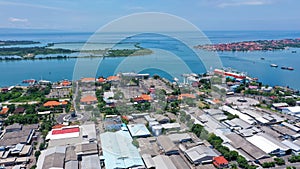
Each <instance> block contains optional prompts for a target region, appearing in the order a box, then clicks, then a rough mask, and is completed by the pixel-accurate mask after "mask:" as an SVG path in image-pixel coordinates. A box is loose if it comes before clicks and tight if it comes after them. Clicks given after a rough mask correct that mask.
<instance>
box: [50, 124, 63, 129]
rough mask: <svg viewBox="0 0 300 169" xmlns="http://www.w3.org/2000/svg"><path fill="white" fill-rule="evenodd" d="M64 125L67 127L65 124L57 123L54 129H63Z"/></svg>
mask: <svg viewBox="0 0 300 169" xmlns="http://www.w3.org/2000/svg"><path fill="white" fill-rule="evenodd" d="M63 127H65V125H63V124H57V125H55V126H53V127H52V129H61V128H63Z"/></svg>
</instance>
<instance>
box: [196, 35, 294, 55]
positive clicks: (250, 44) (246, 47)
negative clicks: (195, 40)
mask: <svg viewBox="0 0 300 169" xmlns="http://www.w3.org/2000/svg"><path fill="white" fill-rule="evenodd" d="M194 48H196V49H203V50H208V51H233V52H234V51H274V50H284V49H288V48H300V38H297V39H282V40H257V41H243V42H233V43H221V44H206V45H197V46H195V47H194Z"/></svg>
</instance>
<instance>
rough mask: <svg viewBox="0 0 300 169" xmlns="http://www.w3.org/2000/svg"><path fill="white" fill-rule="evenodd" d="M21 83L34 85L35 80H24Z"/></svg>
mask: <svg viewBox="0 0 300 169" xmlns="http://www.w3.org/2000/svg"><path fill="white" fill-rule="evenodd" d="M22 83H29V84H34V83H36V80H35V79H26V80H23V81H22Z"/></svg>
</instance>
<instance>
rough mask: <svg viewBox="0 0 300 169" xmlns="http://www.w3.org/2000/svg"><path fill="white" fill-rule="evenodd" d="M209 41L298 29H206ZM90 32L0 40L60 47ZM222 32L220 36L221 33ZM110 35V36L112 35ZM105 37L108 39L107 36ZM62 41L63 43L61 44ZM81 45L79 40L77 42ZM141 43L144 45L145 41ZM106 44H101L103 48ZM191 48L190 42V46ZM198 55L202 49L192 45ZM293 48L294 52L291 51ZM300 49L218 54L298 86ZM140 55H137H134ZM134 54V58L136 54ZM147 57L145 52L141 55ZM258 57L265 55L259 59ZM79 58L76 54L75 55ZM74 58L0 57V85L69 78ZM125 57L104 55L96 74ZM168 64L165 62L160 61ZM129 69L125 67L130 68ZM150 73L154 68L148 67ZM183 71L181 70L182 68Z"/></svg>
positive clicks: (268, 79) (227, 62)
mask: <svg viewBox="0 0 300 169" xmlns="http://www.w3.org/2000/svg"><path fill="white" fill-rule="evenodd" d="M205 33H206V35H207V36H208V38H209V39H210V40H211V41H212V43H227V42H236V41H247V40H260V39H263V40H264V39H284V38H298V37H300V33H299V32H292V31H290V32H289V31H270V32H267V31H262V32H259V31H241V32H240V31H239V32H234V31H225V32H224V31H209V32H205ZM0 34H1V33H0ZM91 35H92V34H91V33H66V34H63V33H51V34H50V33H44V34H43V33H39V34H34V33H32V34H24V35H22V36H17V35H16V34H13V33H12V34H8V35H5V36H1V37H2V38H3V39H1V40H34V41H40V42H42V43H61V44H58V46H59V45H60V47H66V46H68V45H66V43H65V42H75V43H74V44H76V43H77V42H84V41H86V40H87V39H88V38H89V36H91ZM221 35H222V36H221ZM112 37H113V36H112ZM187 38H189V39H190V40H191V41H194V43H195V44H197V42H198V41H199V38H200V37H194V36H193V34H192V33H189V34H187ZM104 41H107V42H111V41H110V36H107V39H104ZM159 42H160V43H161V44H165V45H167V46H168V49H169V50H170V51H171V50H180V47H179V48H176V47H175V46H174V44H173V43H172V42H171V41H164V40H163V39H159ZM61 45H62V46H61ZM80 45H81V44H80ZM80 45H78V44H76V45H75V46H72V45H71V47H73V48H80ZM141 46H142V47H146V48H147V44H145V45H144V46H143V43H141ZM96 47H99V46H97V45H96ZM105 47H106V46H105V45H103V44H102V48H105ZM118 47H119V48H133V45H132V44H129V45H128V44H124V45H123V47H120V46H117V47H116V48H118ZM189 47H190V48H193V46H189ZM194 51H196V52H197V53H198V52H199V53H200V55H201V51H198V50H197V49H194ZM292 51H296V53H292ZM299 53H300V50H299V49H289V50H278V51H255V52H218V55H219V57H220V59H221V61H222V64H223V66H224V67H231V68H233V69H236V70H238V71H242V72H247V75H249V76H251V77H257V78H258V79H259V81H262V82H263V83H265V84H270V85H283V86H290V87H292V88H296V89H300V80H299V79H298V77H299V73H300V64H299V63H300V57H299ZM160 55H161V54H160V53H159V52H157V51H155V49H154V53H153V54H151V56H150V57H160ZM137 57H139V56H137ZM137 57H136V56H135V58H137ZM140 57H148V56H140ZM261 58H264V60H262V59H261ZM77 59H78V58H77ZM77 59H76V58H66V59H49V60H46V59H45V60H44V59H43V60H39V59H36V60H20V61H1V62H0V76H1V78H2V81H1V82H0V86H11V85H16V84H21V82H22V80H24V79H31V78H33V79H37V80H39V79H46V80H50V81H58V80H62V79H72V77H73V70H74V66H75V64H76V62H77ZM80 59H85V60H90V61H91V62H93V61H96V60H97V59H95V58H80ZM123 59H124V58H122V57H117V58H110V57H106V58H105V59H103V60H102V63H101V68H99V70H98V72H97V76H100V75H102V76H108V75H110V74H111V73H113V72H114V70H111V69H112V67H114V66H116V63H118V62H121V61H122V60H123ZM187 60H188V62H190V63H191V64H190V65H191V66H190V67H192V69H193V70H197V71H196V72H195V73H204V71H205V70H204V69H203V66H201V65H200V64H199V63H198V61H197V60H195V59H193V58H187ZM273 63H274V64H277V65H279V67H278V68H272V67H270V64H273ZM162 64H168V63H162ZM280 66H291V67H293V68H294V69H295V70H294V71H288V70H282V69H280ZM132 70H133V69H131V70H130V69H129V70H128V71H132ZM149 73H150V74H154V73H157V72H153V71H150V72H149ZM182 73H184V72H182Z"/></svg>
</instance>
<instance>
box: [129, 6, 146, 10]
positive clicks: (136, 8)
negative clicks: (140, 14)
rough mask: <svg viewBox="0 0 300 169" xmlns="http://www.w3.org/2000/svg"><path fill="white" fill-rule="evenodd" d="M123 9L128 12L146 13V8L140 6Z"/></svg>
mask: <svg viewBox="0 0 300 169" xmlns="http://www.w3.org/2000/svg"><path fill="white" fill-rule="evenodd" d="M125 9H126V10H129V11H146V8H144V7H142V6H127V7H125Z"/></svg>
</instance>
